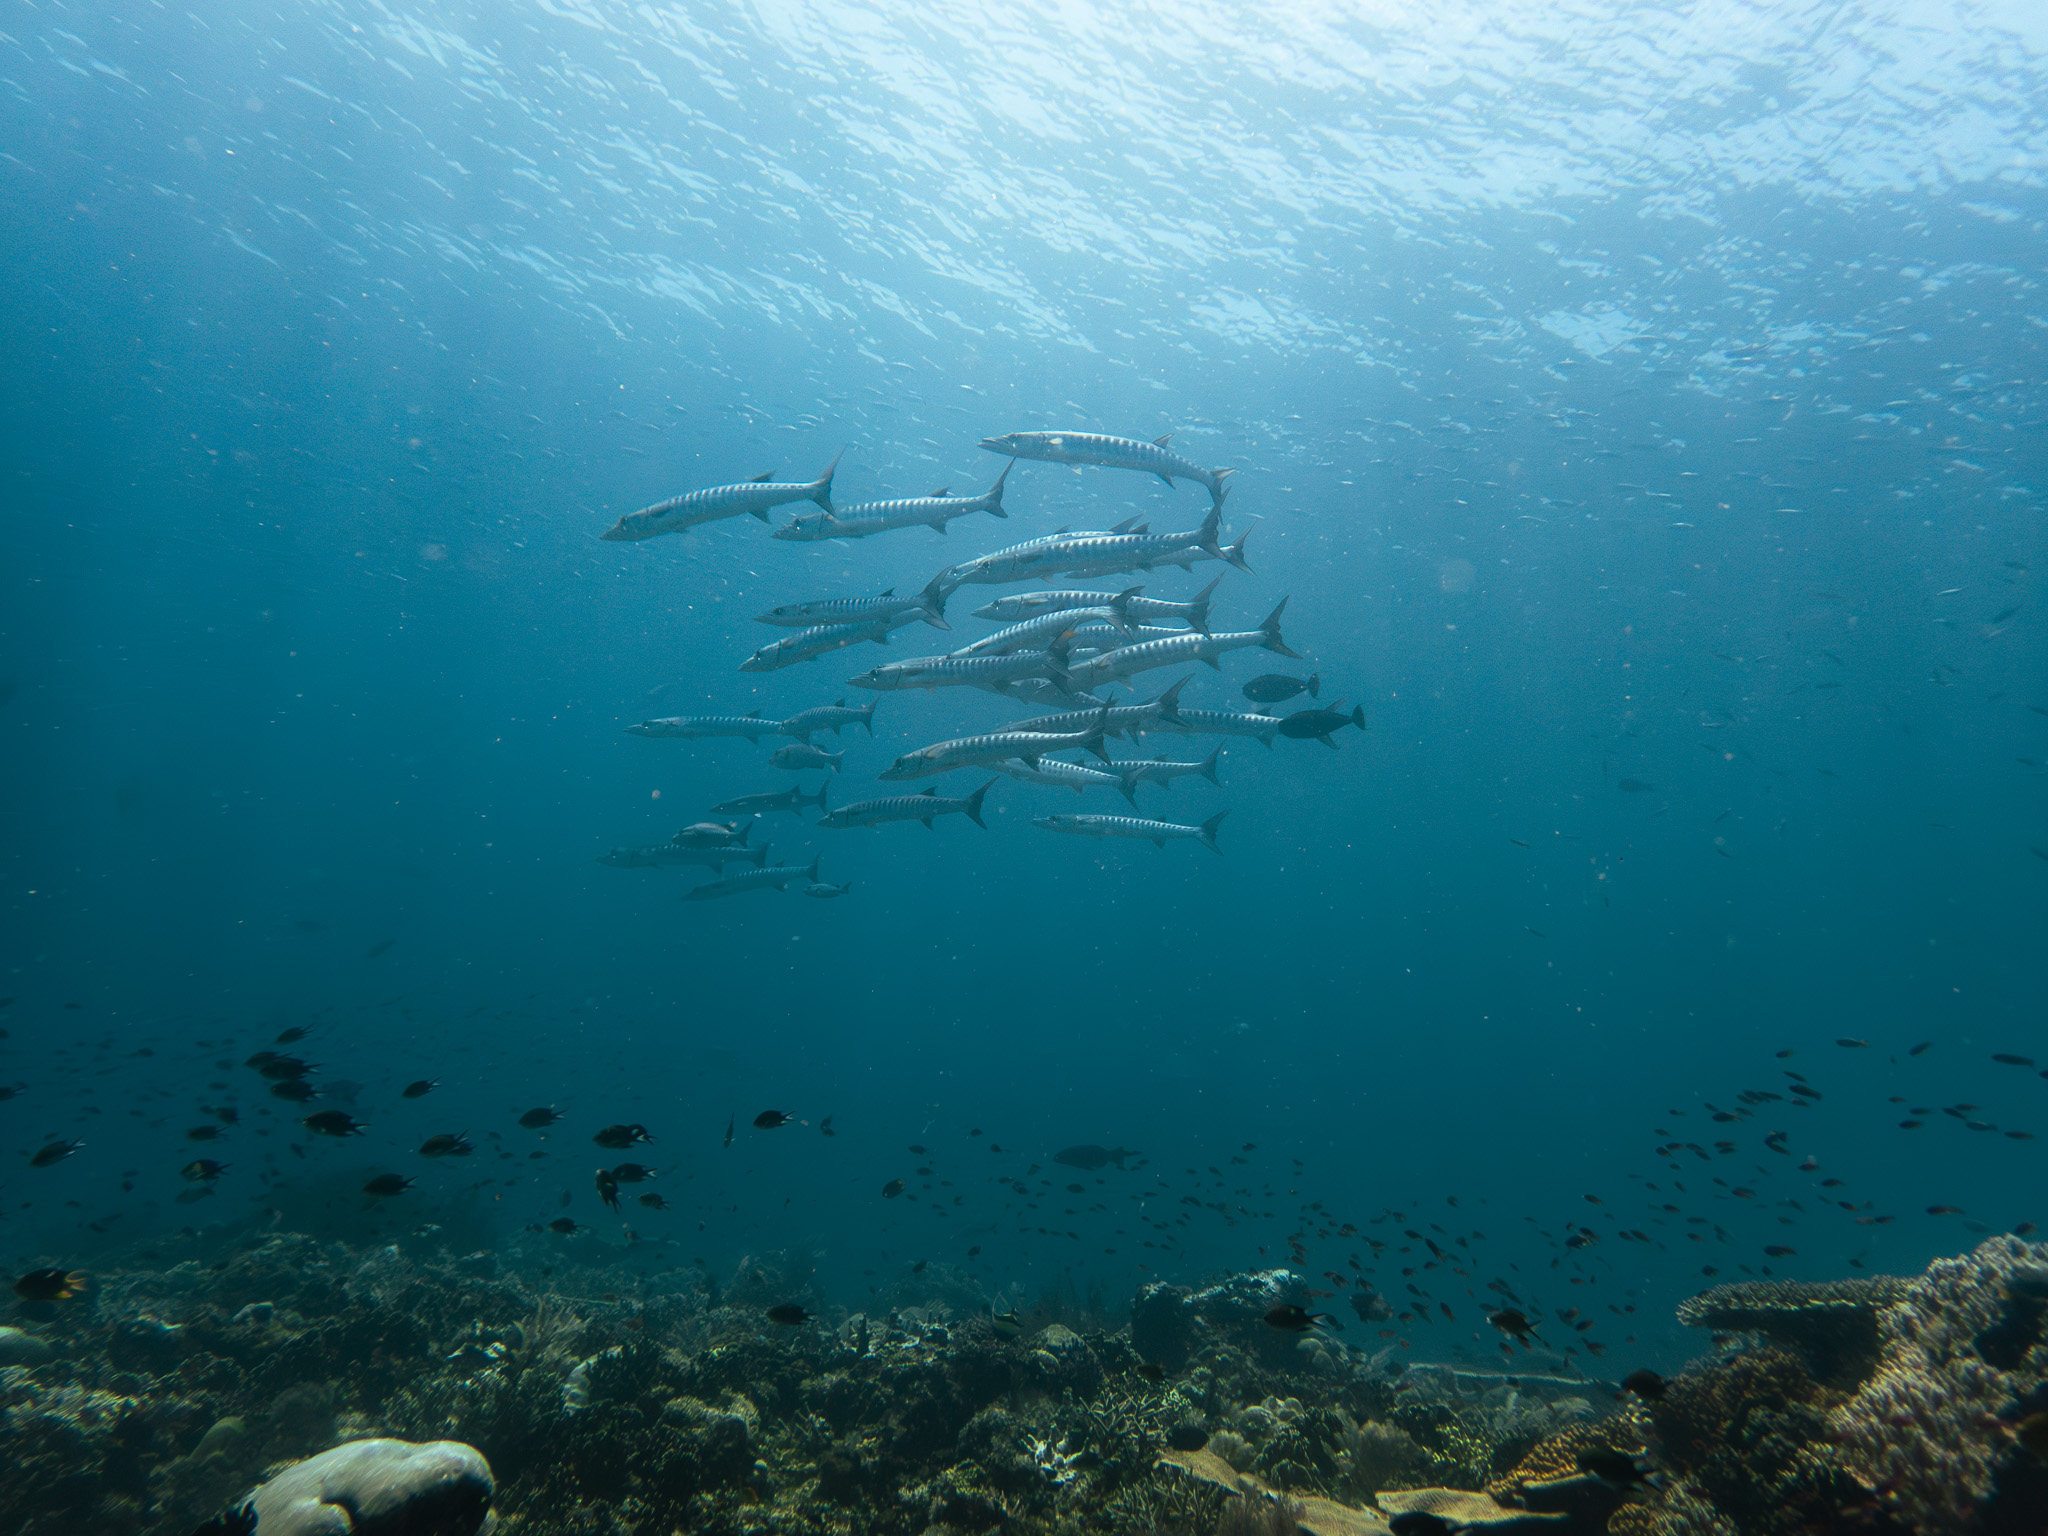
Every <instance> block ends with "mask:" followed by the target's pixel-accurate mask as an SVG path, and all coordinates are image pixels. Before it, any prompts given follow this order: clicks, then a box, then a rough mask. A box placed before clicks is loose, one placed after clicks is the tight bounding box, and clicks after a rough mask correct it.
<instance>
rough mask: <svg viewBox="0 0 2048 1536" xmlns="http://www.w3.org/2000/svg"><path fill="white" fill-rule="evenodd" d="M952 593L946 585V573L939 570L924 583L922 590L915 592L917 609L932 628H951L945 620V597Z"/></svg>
mask: <svg viewBox="0 0 2048 1536" xmlns="http://www.w3.org/2000/svg"><path fill="white" fill-rule="evenodd" d="M952 595H953V593H952V591H951V590H950V589H949V588H948V587H947V586H946V573H945V572H944V571H941V572H939V574H938V575H936V576H934V577H933V578H932V579H931V580H930V581H928V582H926V583H925V586H924V590H923V591H922V592H920V593H918V594H917V611H918V612H919V613H920V614H922V615H923V616H924V621H925V623H927V624H929V625H931V627H932V628H933V629H951V628H952V627H953V626H952V625H950V624H948V623H947V622H946V599H947V598H949V597H951V596H952Z"/></svg>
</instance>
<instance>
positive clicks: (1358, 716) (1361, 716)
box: [1351, 704, 1365, 731]
mask: <svg viewBox="0 0 2048 1536" xmlns="http://www.w3.org/2000/svg"><path fill="white" fill-rule="evenodd" d="M1351 723H1352V724H1353V725H1355V726H1357V727H1358V728H1359V729H1360V730H1361V731H1362V730H1364V729H1365V706H1364V705H1363V704H1360V705H1358V706H1357V707H1356V708H1355V709H1353V710H1352V711H1351Z"/></svg>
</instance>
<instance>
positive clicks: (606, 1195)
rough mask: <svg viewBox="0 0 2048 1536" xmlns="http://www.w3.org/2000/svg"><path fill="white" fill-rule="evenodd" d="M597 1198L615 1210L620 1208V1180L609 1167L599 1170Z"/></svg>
mask: <svg viewBox="0 0 2048 1536" xmlns="http://www.w3.org/2000/svg"><path fill="white" fill-rule="evenodd" d="M597 1198H598V1199H600V1200H602V1201H603V1202H604V1203H605V1204H606V1205H608V1206H610V1207H611V1208H612V1209H613V1210H615V1211H616V1210H617V1209H618V1208H619V1181H618V1180H617V1179H616V1178H614V1177H613V1176H612V1171H611V1169H609V1168H600V1169H598V1170H597Z"/></svg>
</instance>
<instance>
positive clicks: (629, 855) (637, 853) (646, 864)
mask: <svg viewBox="0 0 2048 1536" xmlns="http://www.w3.org/2000/svg"><path fill="white" fill-rule="evenodd" d="M597 862H598V863H600V864H609V865H610V866H611V867H612V868H614V869H673V868H675V867H676V866H678V865H683V864H701V865H705V866H708V867H709V868H711V869H713V870H717V871H720V872H722V871H723V870H724V869H725V866H726V865H728V864H751V865H753V866H754V867H755V868H756V869H759V868H761V867H762V866H763V865H765V864H766V863H767V862H768V847H767V845H766V844H765V843H764V844H762V846H760V847H759V848H741V847H738V846H736V845H729V846H726V847H723V848H686V847H683V846H682V845H680V844H678V843H661V844H658V845H656V846H655V847H652V848H614V849H613V850H612V851H611V852H610V853H601V854H599V855H598V856H597Z"/></svg>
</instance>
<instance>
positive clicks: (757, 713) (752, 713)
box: [747, 709, 761, 720]
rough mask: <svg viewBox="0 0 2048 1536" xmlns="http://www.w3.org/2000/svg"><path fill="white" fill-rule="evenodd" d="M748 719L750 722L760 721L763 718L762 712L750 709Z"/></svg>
mask: <svg viewBox="0 0 2048 1536" xmlns="http://www.w3.org/2000/svg"><path fill="white" fill-rule="evenodd" d="M747 718H748V719H749V720H758V719H760V718H761V711H759V710H758V709H750V710H748V711H747Z"/></svg>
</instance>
